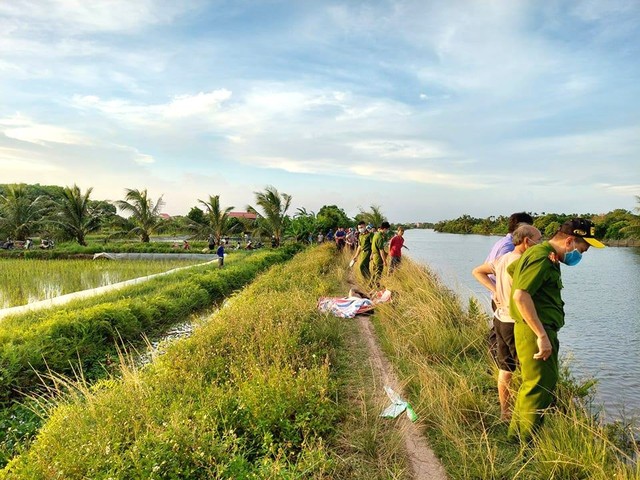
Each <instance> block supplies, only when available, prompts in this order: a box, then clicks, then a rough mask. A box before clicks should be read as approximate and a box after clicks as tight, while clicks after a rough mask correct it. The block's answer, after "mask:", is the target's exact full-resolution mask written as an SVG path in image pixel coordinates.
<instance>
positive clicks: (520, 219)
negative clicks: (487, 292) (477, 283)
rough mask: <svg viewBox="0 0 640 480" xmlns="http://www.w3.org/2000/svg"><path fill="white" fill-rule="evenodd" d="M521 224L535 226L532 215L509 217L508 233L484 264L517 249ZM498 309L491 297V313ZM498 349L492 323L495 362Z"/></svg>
mask: <svg viewBox="0 0 640 480" xmlns="http://www.w3.org/2000/svg"><path fill="white" fill-rule="evenodd" d="M521 223H526V224H527V225H533V218H532V217H531V215H529V214H528V213H526V212H516V213H513V214H511V216H510V217H509V224H508V227H507V228H508V233H507V234H506V235H505V236H504V237H502V238H501V239H500V240H498V241H497V242H496V243H494V245H493V247H491V251H490V252H489V255H488V256H487V259H486V260H485V261H484V263H493V262H495V261H496V260H497V259H498V258H500V257H501V256H503V255H504V254H506V253H509V252H513V250H514V248H515V245H514V244H513V232H514V231H515V229H516V228H518V225H519V224H521ZM489 278H490V279H491V281H492V282H493V283H494V285H495V283H496V277H495V276H493V275H489ZM496 309H497V306H496V303H495V302H494V300H493V297H491V311H492V312H495V311H496ZM497 348H498V347H497V339H496V331H495V330H494V328H493V322H492V327H491V331H490V332H489V352H491V356H492V357H493V359H494V360H495V359H497Z"/></svg>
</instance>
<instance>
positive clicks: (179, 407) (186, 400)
mask: <svg viewBox="0 0 640 480" xmlns="http://www.w3.org/2000/svg"><path fill="white" fill-rule="evenodd" d="M346 263H347V259H346V258H345V257H340V256H337V255H336V254H335V249H334V248H332V246H331V245H325V246H322V247H313V248H311V249H308V250H307V251H305V252H303V253H301V254H299V255H297V256H296V257H295V258H294V259H293V260H291V261H290V262H288V263H287V264H285V265H279V266H276V267H273V268H272V269H271V270H270V271H269V272H268V273H266V274H264V275H262V276H260V277H259V278H258V279H257V280H256V281H254V282H253V283H252V284H251V285H250V286H248V287H247V288H245V289H244V290H243V291H242V292H241V293H240V294H239V295H237V296H235V297H234V298H233V299H232V301H230V302H228V303H227V306H226V307H225V308H222V309H221V310H220V311H219V312H218V313H216V314H215V315H214V316H212V317H211V318H210V319H209V320H208V321H206V322H204V323H203V325H201V326H200V327H199V328H197V329H196V330H195V331H194V333H193V335H192V336H191V337H190V338H188V339H185V340H184V341H179V342H176V343H175V344H172V345H171V346H170V347H169V348H168V349H167V351H166V352H165V353H164V354H163V355H162V356H161V357H159V358H157V359H155V360H154V361H153V362H152V363H151V364H149V365H148V366H146V367H144V368H138V367H136V366H135V364H133V363H132V362H127V361H124V362H123V363H122V364H121V367H120V374H119V375H114V376H113V377H112V378H110V379H108V380H104V381H102V382H99V383H98V384H97V385H87V384H85V383H82V382H70V383H67V384H66V386H67V387H68V388H63V389H62V390H64V391H61V392H60V395H61V397H60V398H59V399H58V400H57V401H56V402H52V403H47V402H43V406H44V408H47V411H48V421H47V422H46V424H45V425H44V427H43V429H42V430H41V433H40V434H39V436H38V438H37V439H36V440H35V441H34V443H33V444H32V445H31V446H30V448H28V449H27V450H25V451H24V452H23V454H22V455H20V456H19V457H17V458H15V459H14V460H13V461H12V462H11V464H10V465H9V466H8V467H7V468H6V469H5V470H4V471H2V472H0V478H3V479H22V478H69V479H74V478H106V477H111V478H114V479H115V478H118V479H120V478H122V479H124V478H251V477H255V478H299V479H303V478H317V479H325V478H326V479H329V478H331V479H367V480H370V479H373V478H393V479H405V478H411V474H410V473H409V469H408V465H407V459H406V451H405V449H404V446H403V444H402V441H401V438H402V437H401V435H400V434H399V429H401V428H403V427H402V423H401V422H402V421H406V419H405V418H399V419H397V420H386V419H381V418H380V417H379V413H380V412H381V411H382V407H384V405H381V404H380V400H379V398H378V395H377V391H378V390H379V389H380V388H381V387H382V386H383V385H381V383H380V380H379V379H377V378H376V377H375V376H374V375H373V374H372V370H374V369H373V368H372V365H371V364H370V363H369V362H370V358H369V356H368V355H367V353H366V351H367V348H366V345H365V344H364V343H363V340H362V336H361V335H359V334H358V323H357V322H356V321H353V320H347V319H338V318H334V317H330V316H328V315H324V314H320V313H318V311H317V308H316V302H317V299H318V298H319V297H321V296H336V295H337V296H342V295H344V294H345V291H346V287H347V284H346V274H347V267H346ZM384 281H385V286H387V287H388V288H389V289H391V290H392V291H393V292H394V296H393V301H392V302H391V303H389V304H382V305H379V306H378V307H376V310H375V314H374V315H373V316H372V317H369V318H370V321H372V322H373V325H374V326H375V331H376V333H377V336H378V338H379V340H380V343H381V344H382V346H383V348H384V350H385V352H386V353H387V356H388V358H389V359H390V360H391V362H392V363H393V364H394V366H395V369H396V371H397V372H399V378H400V381H399V383H400V385H401V386H402V387H405V392H406V395H407V397H408V400H409V401H410V402H411V404H412V405H413V407H414V410H415V411H416V412H417V414H418V418H419V422H418V423H417V425H418V426H419V429H420V431H421V432H422V433H423V434H424V435H425V436H426V437H427V438H428V440H429V443H430V444H431V446H432V448H434V450H435V451H436V453H437V455H438V456H439V457H440V459H441V460H442V461H443V463H444V466H445V468H446V470H447V474H448V475H449V478H452V479H485V478H499V479H503V478H504V479H515V478H518V479H540V478H561V479H567V480H569V479H571V480H574V479H579V478H590V479H591V478H595V479H600V478H601V479H605V478H606V479H610V478H616V479H621V480H624V479H632V478H640V470H639V469H638V466H637V465H636V464H634V463H633V455H634V454H635V455H637V453H638V451H637V448H636V449H633V448H631V447H630V445H627V444H625V443H624V436H623V435H622V434H623V433H624V431H612V430H608V429H607V428H605V427H604V426H602V425H600V424H599V423H598V422H596V421H595V420H594V419H592V418H591V417H589V415H588V414H587V412H586V409H585V408H583V406H582V405H583V403H582V400H584V398H585V395H586V394H587V393H588V385H580V384H577V383H576V382H574V381H573V380H572V379H571V377H570V374H569V372H568V371H567V370H565V371H563V377H562V381H561V383H560V389H559V392H558V393H559V402H558V408H557V410H556V411H554V412H552V413H550V414H549V416H548V420H547V423H546V425H545V427H544V429H543V430H542V432H541V434H540V436H539V437H538V438H537V439H536V442H535V443H534V444H533V445H532V446H531V447H530V448H521V447H520V446H517V445H513V444H510V443H508V442H507V441H506V426H505V425H504V424H503V423H501V422H500V420H499V412H498V410H499V409H498V401H497V394H496V389H495V373H496V372H495V371H493V370H491V369H490V365H491V362H490V361H489V358H488V355H487V352H486V344H485V336H486V320H487V319H486V316H485V315H484V314H483V312H481V310H480V309H479V308H478V307H477V305H476V304H475V303H470V304H469V306H467V307H466V308H463V306H462V305H461V303H460V299H459V297H458V296H457V295H455V294H454V293H453V292H452V291H451V290H449V289H448V288H447V287H445V286H444V285H443V284H442V283H441V282H440V280H439V279H438V278H437V277H436V276H435V275H433V274H432V273H430V272H429V271H428V270H427V269H425V268H422V267H420V266H418V265H417V264H415V263H413V262H411V261H410V260H408V259H406V261H405V260H403V265H402V268H401V269H400V270H398V271H397V273H396V274H394V275H393V276H392V277H385V279H384ZM515 382H516V385H514V387H517V382H518V380H517V378H516V380H515ZM618 434H620V436H619V437H617V436H616V435H618Z"/></svg>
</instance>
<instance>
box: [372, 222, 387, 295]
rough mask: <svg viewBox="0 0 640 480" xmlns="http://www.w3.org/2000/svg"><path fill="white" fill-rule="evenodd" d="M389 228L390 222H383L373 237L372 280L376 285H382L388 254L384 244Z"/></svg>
mask: <svg viewBox="0 0 640 480" xmlns="http://www.w3.org/2000/svg"><path fill="white" fill-rule="evenodd" d="M389 228H390V225H389V222H382V223H381V224H380V228H378V231H377V232H376V233H374V235H373V238H372V239H371V281H372V283H373V284H374V285H375V286H376V287H378V286H380V277H382V272H383V271H384V267H385V266H386V265H387V255H388V254H387V252H386V250H385V249H384V244H385V240H386V235H387V232H388V231H389Z"/></svg>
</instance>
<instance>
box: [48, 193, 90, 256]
mask: <svg viewBox="0 0 640 480" xmlns="http://www.w3.org/2000/svg"><path fill="white" fill-rule="evenodd" d="M92 191H93V187H89V188H88V189H87V190H86V192H85V193H82V191H81V190H80V187H78V186H77V185H74V186H73V187H65V188H64V189H63V191H62V198H61V200H60V201H59V202H58V204H57V207H58V208H57V212H56V214H55V216H54V217H53V218H52V220H51V223H53V224H54V225H56V226H57V227H59V228H60V229H61V230H62V231H63V232H64V233H65V234H66V235H67V236H69V237H71V238H73V239H75V240H76V241H77V242H78V243H79V244H80V245H87V242H86V236H87V234H88V233H90V232H93V231H95V230H97V229H98V228H100V217H99V216H98V215H97V214H96V213H95V211H94V213H92V211H91V203H90V200H89V196H90V195H91V192H92Z"/></svg>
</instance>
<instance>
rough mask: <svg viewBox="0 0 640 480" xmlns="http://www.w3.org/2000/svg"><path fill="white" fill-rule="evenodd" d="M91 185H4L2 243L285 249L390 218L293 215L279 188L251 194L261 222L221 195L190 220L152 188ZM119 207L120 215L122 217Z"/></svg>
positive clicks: (335, 211) (329, 209)
mask: <svg viewBox="0 0 640 480" xmlns="http://www.w3.org/2000/svg"><path fill="white" fill-rule="evenodd" d="M92 191H93V187H89V188H87V189H86V190H84V191H83V190H82V189H81V188H80V187H78V186H77V185H75V184H74V185H73V186H66V187H60V186H41V185H39V184H35V185H28V184H5V185H0V238H7V239H12V240H17V241H25V240H26V239H27V238H32V237H40V238H55V239H57V240H59V241H76V242H77V243H79V244H80V245H87V237H88V236H89V235H91V234H94V235H97V234H103V235H104V236H105V237H106V238H109V239H112V238H131V237H137V238H139V239H140V241H141V242H149V241H150V239H151V236H152V235H160V234H169V235H171V234H186V235H189V236H190V238H192V239H207V238H210V236H212V237H213V238H214V241H215V242H216V243H220V241H221V239H222V238H224V237H227V236H229V235H241V234H243V233H250V234H252V235H257V236H261V237H262V236H268V237H273V238H274V240H275V241H276V242H277V244H279V243H280V242H281V241H282V240H284V239H285V238H291V239H294V240H296V241H301V242H307V241H310V240H311V239H312V238H313V237H314V236H315V235H316V234H317V233H318V232H323V233H325V232H326V231H328V230H329V229H334V230H335V229H336V228H337V227H352V226H355V225H356V224H357V223H358V222H359V221H361V220H364V221H365V222H367V223H371V224H373V225H376V226H377V225H380V224H381V223H382V222H383V221H386V220H387V219H386V217H385V216H384V214H383V213H382V211H381V208H380V207H379V206H377V205H372V206H371V207H370V210H368V211H365V210H362V209H360V212H359V213H358V214H357V215H356V216H355V218H349V217H348V216H347V214H346V213H345V211H344V210H343V209H342V208H340V207H338V206H336V205H325V206H323V207H322V208H321V209H320V210H319V211H318V212H317V213H315V212H312V211H308V210H307V209H305V208H298V209H297V211H296V212H295V213H293V214H289V209H290V207H291V201H292V196H291V195H289V194H287V193H281V192H279V191H278V190H277V189H276V188H275V187H273V186H266V187H265V189H264V190H263V191H258V192H253V193H254V196H255V206H253V205H247V206H246V207H245V210H246V211H247V212H250V213H254V214H255V217H256V218H255V219H247V218H237V217H235V216H232V215H231V212H232V211H233V210H234V208H235V207H234V206H222V203H221V199H220V195H209V196H208V198H205V199H198V203H197V205H195V206H194V207H192V208H191V210H190V211H189V212H188V213H187V214H186V215H184V216H180V215H179V216H174V217H170V218H166V217H167V216H165V215H162V209H163V208H164V206H165V202H164V200H163V196H162V195H161V196H160V197H158V198H157V199H155V200H154V199H153V198H152V197H151V196H150V195H149V193H148V191H147V189H143V190H139V189H134V188H126V189H125V195H124V198H123V199H121V200H116V201H108V200H94V199H91V193H92ZM118 210H120V211H121V212H122V215H120V214H118Z"/></svg>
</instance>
